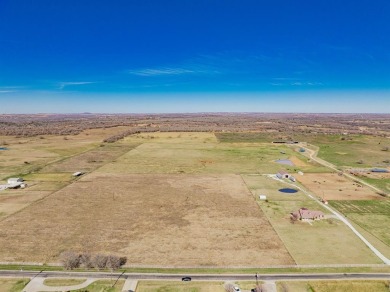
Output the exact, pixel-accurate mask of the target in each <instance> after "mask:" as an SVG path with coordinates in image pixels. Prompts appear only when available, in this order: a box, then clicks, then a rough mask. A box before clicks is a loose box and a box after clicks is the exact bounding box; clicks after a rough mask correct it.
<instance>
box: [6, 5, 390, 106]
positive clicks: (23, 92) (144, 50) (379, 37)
mask: <svg viewBox="0 0 390 292" xmlns="http://www.w3.org/2000/svg"><path fill="white" fill-rule="evenodd" d="M389 15H390V1H388V0H375V1H367V0H359V1H350V0H343V1H334V0H326V1H325V0H323V1H322V0H318V1H309V0H296V1H287V0H285V1H278V0H276V1H261V0H257V1H256V0H252V1H249V0H240V1H231V0H220V1H217V0H208V1H201V0H193V1H188V0H177V1H172V0H171V1H170V0H165V1H158V0H153V1H152V0H139V1H135V0H127V1H125V0H123V1H119V0H118V1H112V0H111V1H105V0H100V1H99V0H95V1H89V0H79V1H74V0H67V1H63V0H56V1H51V0H46V1H42V0H35V1H32V0H30V1H28V0H24V1H21V0H1V1H0V113H36V112H53V113H54V112H55V113H61V112H68V113H72V112H129V113H132V112H215V111H217V112H223V111H229V112H231V111H245V112H250V111H258V112H387V113H389V112H390V21H389V20H388V18H389Z"/></svg>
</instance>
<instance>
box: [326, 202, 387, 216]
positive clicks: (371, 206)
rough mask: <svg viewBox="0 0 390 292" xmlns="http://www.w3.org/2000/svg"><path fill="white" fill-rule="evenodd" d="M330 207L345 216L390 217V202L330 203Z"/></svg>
mask: <svg viewBox="0 0 390 292" xmlns="http://www.w3.org/2000/svg"><path fill="white" fill-rule="evenodd" d="M329 203H330V205H331V206H332V207H334V208H336V209H337V210H339V211H340V212H342V213H344V214H348V213H358V214H384V215H390V200H383V201H377V200H361V201H330V202H329Z"/></svg>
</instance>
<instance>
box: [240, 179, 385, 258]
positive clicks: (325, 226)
mask: <svg viewBox="0 0 390 292" xmlns="http://www.w3.org/2000/svg"><path fill="white" fill-rule="evenodd" d="M243 178H244V180H245V182H246V184H247V185H248V187H249V189H250V190H251V191H252V192H253V193H254V194H256V196H258V195H259V194H266V195H267V199H268V202H265V201H258V203H259V205H260V207H261V209H262V210H263V212H264V213H265V215H266V216H267V218H268V219H269V221H270V223H271V225H272V226H273V227H274V229H275V230H276V232H277V233H278V235H279V237H280V238H281V240H282V241H283V243H284V244H285V246H286V248H287V250H288V251H289V253H290V254H291V256H292V257H293V259H294V260H295V262H296V263H297V264H363V263H366V264H373V263H380V260H378V259H377V258H376V257H375V255H374V254H373V253H372V252H371V251H370V250H369V249H368V248H367V247H366V246H365V245H364V243H363V242H361V241H360V240H358V239H357V237H356V236H355V234H354V233H353V232H352V231H351V230H350V229H349V228H348V227H347V226H345V224H344V223H342V222H340V221H339V220H337V219H334V218H332V216H330V217H329V219H325V220H320V221H315V222H313V223H311V224H309V223H306V222H295V223H294V224H292V223H291V221H290V213H291V212H293V211H296V210H298V209H299V208H301V207H305V208H308V209H311V210H320V211H323V212H324V213H325V214H328V215H329V214H330V213H329V212H328V211H327V210H326V209H323V208H322V207H321V205H319V204H318V203H316V202H314V201H313V200H312V199H310V198H308V197H307V196H306V195H305V194H303V193H302V192H301V191H299V192H297V193H295V194H283V193H281V192H279V191H278V190H279V189H281V188H283V187H286V185H285V184H282V183H281V182H278V181H275V180H272V179H270V178H267V177H264V176H249V175H244V176H243ZM257 199H258V198H257Z"/></svg>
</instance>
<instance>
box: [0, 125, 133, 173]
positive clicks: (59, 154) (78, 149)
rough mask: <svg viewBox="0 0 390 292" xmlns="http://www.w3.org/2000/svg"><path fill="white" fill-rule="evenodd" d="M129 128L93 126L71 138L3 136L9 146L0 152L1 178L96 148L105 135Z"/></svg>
mask: <svg viewBox="0 0 390 292" xmlns="http://www.w3.org/2000/svg"><path fill="white" fill-rule="evenodd" d="M125 129H128V127H115V128H107V129H93V130H86V131H84V132H82V133H80V134H78V135H72V136H67V137H64V136H52V135H51V136H38V137H13V136H0V142H1V144H2V145H4V146H6V147H7V148H8V149H9V150H5V151H0V180H1V179H4V178H6V177H9V176H13V175H16V174H23V173H29V172H34V171H38V170H40V169H41V168H42V167H44V166H46V165H48V164H50V163H52V162H55V161H59V160H62V159H63V158H66V157H70V156H73V155H77V154H80V153H82V152H85V151H88V150H91V149H94V148H96V147H97V146H98V145H99V144H100V143H101V142H102V140H103V139H104V138H106V137H108V136H111V135H113V134H115V133H118V132H121V131H124V130H125ZM49 172H53V171H49Z"/></svg>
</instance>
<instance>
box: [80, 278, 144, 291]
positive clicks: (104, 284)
mask: <svg viewBox="0 0 390 292" xmlns="http://www.w3.org/2000/svg"><path fill="white" fill-rule="evenodd" d="M124 283H125V281H124V280H119V281H118V282H116V284H115V280H114V279H113V280H99V281H95V282H93V283H92V284H91V285H89V286H87V287H85V288H83V289H79V290H73V291H74V292H122V287H123V285H124ZM114 284H115V286H113V285H114ZM137 292H138V290H137Z"/></svg>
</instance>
